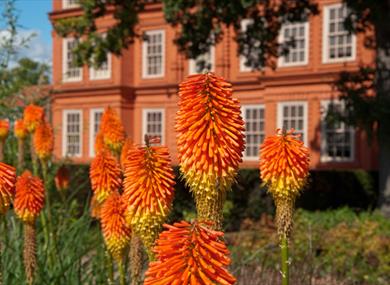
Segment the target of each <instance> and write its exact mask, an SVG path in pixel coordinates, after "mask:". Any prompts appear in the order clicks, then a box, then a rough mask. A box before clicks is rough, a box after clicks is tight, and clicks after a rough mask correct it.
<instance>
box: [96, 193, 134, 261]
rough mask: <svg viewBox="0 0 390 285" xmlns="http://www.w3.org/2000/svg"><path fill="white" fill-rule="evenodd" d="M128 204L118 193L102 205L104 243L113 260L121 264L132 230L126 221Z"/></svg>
mask: <svg viewBox="0 0 390 285" xmlns="http://www.w3.org/2000/svg"><path fill="white" fill-rule="evenodd" d="M125 212H126V204H125V203H124V200H123V199H122V197H121V195H120V194H119V193H118V192H113V193H112V194H111V195H110V196H109V197H108V198H107V199H106V200H105V201H104V202H103V204H102V207H101V210H100V222H101V225H102V232H103V237H104V241H105V243H106V245H107V248H108V250H109V252H110V253H111V255H112V256H113V258H114V259H115V260H116V261H117V262H118V263H120V262H121V261H122V259H123V254H124V251H125V249H126V247H127V245H128V244H129V242H130V233H131V231H130V228H129V227H128V225H127V223H126V219H125Z"/></svg>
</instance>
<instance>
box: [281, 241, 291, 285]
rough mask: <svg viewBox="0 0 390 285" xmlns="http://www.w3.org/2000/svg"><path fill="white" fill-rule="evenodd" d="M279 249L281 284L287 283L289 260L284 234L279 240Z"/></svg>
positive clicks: (286, 284)
mask: <svg viewBox="0 0 390 285" xmlns="http://www.w3.org/2000/svg"><path fill="white" fill-rule="evenodd" d="M280 250H281V262H282V264H281V274H282V285H288V284H289V265H290V264H289V260H288V239H287V236H286V235H283V236H282V238H281V240H280Z"/></svg>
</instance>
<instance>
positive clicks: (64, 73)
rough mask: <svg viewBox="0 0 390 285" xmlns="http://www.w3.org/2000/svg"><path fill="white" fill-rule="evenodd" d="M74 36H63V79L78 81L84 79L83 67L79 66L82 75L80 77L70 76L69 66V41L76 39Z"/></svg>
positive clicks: (64, 80) (65, 80)
mask: <svg viewBox="0 0 390 285" xmlns="http://www.w3.org/2000/svg"><path fill="white" fill-rule="evenodd" d="M74 40H75V39H74V38H63V39H62V81H63V82H78V81H81V80H82V79H83V68H82V67H78V69H79V70H80V75H79V76H78V77H70V78H68V76H67V73H68V66H67V61H68V59H67V53H68V42H70V41H74Z"/></svg>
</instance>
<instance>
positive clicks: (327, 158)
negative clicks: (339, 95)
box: [320, 100, 356, 162]
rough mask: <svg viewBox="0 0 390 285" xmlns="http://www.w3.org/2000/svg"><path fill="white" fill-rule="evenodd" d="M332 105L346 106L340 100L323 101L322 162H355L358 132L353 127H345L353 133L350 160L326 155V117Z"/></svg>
mask: <svg viewBox="0 0 390 285" xmlns="http://www.w3.org/2000/svg"><path fill="white" fill-rule="evenodd" d="M330 103H337V104H341V105H342V107H344V106H345V104H344V102H343V101H340V100H321V136H320V137H321V150H320V161H321V162H353V161H355V145H356V139H355V136H356V132H355V129H354V128H352V127H348V126H344V127H345V130H349V131H350V132H351V157H350V158H339V157H337V158H334V157H330V156H327V155H326V154H325V153H326V138H325V134H326V128H325V116H326V113H327V111H328V107H329V104H330Z"/></svg>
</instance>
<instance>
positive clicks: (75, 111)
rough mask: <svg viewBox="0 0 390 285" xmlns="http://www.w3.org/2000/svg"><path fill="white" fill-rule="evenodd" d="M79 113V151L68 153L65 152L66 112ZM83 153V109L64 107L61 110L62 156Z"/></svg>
mask: <svg viewBox="0 0 390 285" xmlns="http://www.w3.org/2000/svg"><path fill="white" fill-rule="evenodd" d="M76 113H77V114H79V116H80V148H79V150H80V151H79V153H77V154H74V155H68V153H67V146H68V144H67V135H68V132H67V126H68V114H76ZM82 153H83V111H82V110H80V109H66V110H63V111H62V156H63V157H81V156H82Z"/></svg>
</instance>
